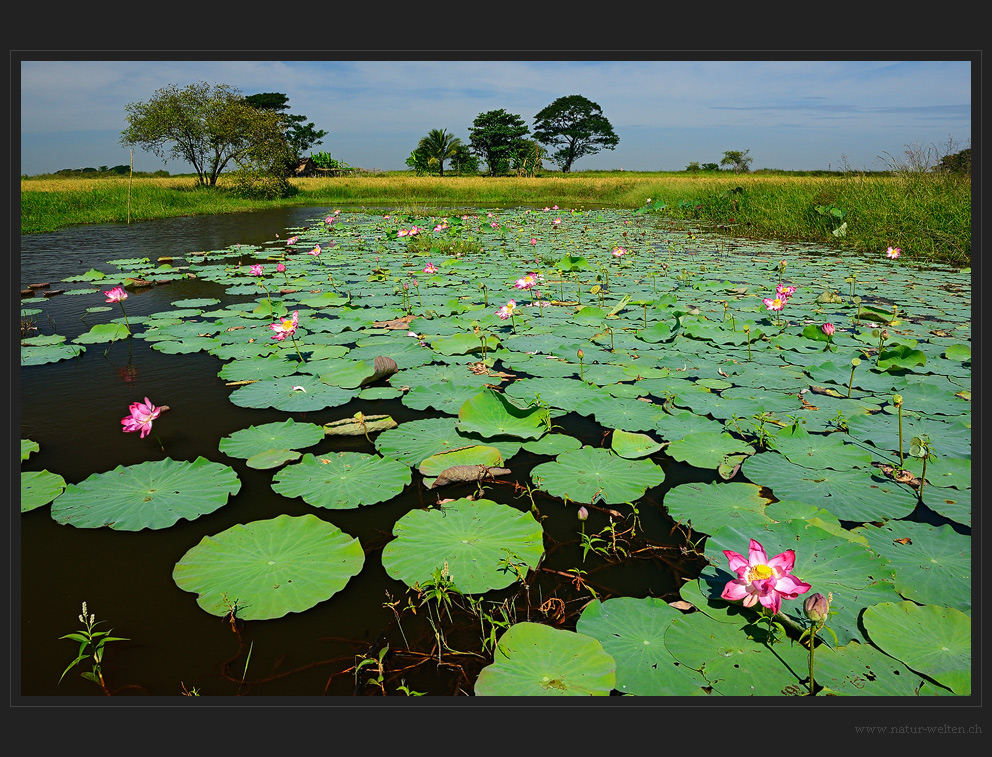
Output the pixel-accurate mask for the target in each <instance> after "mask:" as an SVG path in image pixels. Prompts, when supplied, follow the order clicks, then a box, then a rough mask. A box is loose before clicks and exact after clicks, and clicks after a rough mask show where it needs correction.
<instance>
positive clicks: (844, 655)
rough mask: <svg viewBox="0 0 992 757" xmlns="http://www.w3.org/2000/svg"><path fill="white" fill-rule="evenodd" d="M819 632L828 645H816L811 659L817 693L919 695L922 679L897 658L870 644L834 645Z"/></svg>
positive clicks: (828, 635) (883, 695)
mask: <svg viewBox="0 0 992 757" xmlns="http://www.w3.org/2000/svg"><path fill="white" fill-rule="evenodd" d="M823 636H825V637H826V639H828V640H829V643H830V646H829V647H827V646H825V645H823V644H820V645H818V646H817V649H816V654H815V657H814V660H813V678H814V680H815V681H816V684H817V686H822V687H823V691H821V692H819V693H820V695H821V696H823V695H826V696H878V697H911V696H918V695H919V689H920V687H921V686H922V684H923V683H924V679H923V678H922V677H921V676H919V675H917V674H916V673H913V671H912V670H910V669H909V668H907V667H906V666H905V665H903V664H902V663H901V662H899V661H898V660H894V659H892V658H891V657H889V655H887V654H885V653H884V652H882V651H880V650H879V649H878V648H876V647H874V646H872V645H871V644H863V643H862V644H859V643H858V642H856V641H852V642H851V643H849V644H845V645H844V646H842V647H835V646H834V645H833V639H832V638H831V636H830V634H829V633H826V634H823ZM818 638H819V636H818ZM945 693H946V692H945Z"/></svg>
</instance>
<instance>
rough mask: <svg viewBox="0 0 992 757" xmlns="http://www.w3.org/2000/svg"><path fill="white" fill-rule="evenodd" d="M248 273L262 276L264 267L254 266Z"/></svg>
mask: <svg viewBox="0 0 992 757" xmlns="http://www.w3.org/2000/svg"><path fill="white" fill-rule="evenodd" d="M248 273H250V274H251V275H252V276H261V275H262V266H261V265H253V266H252V267H251V268H249V269H248Z"/></svg>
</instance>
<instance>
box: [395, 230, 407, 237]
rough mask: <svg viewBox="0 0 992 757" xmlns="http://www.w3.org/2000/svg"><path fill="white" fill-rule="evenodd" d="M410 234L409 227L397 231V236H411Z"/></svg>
mask: <svg viewBox="0 0 992 757" xmlns="http://www.w3.org/2000/svg"><path fill="white" fill-rule="evenodd" d="M409 235H410V232H409V231H408V230H407V229H400V230H399V231H397V232H396V236H397V237H406V236H409Z"/></svg>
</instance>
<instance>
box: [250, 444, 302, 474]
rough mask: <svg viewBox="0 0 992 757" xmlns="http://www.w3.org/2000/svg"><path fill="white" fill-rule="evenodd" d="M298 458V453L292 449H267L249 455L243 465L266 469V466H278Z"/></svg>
mask: <svg viewBox="0 0 992 757" xmlns="http://www.w3.org/2000/svg"><path fill="white" fill-rule="evenodd" d="M299 459H300V453H299V452H294V451H293V450H288V449H267V450H265V451H263V452H258V453H256V454H254V455H252V456H251V457H249V458H248V459H247V460H245V465H247V466H248V467H249V468H255V469H256V470H267V469H268V468H279V467H280V466H282V465H285V464H286V463H288V462H290V461H292V460H299Z"/></svg>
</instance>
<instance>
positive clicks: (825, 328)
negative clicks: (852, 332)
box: [820, 323, 837, 336]
mask: <svg viewBox="0 0 992 757" xmlns="http://www.w3.org/2000/svg"><path fill="white" fill-rule="evenodd" d="M820 330H821V331H822V332H823V333H824V334H826V335H827V336H833V335H834V332H835V331H836V330H837V329H836V327H835V326H834V325H833V324H832V323H824V324H823V325H822V326H820Z"/></svg>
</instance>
